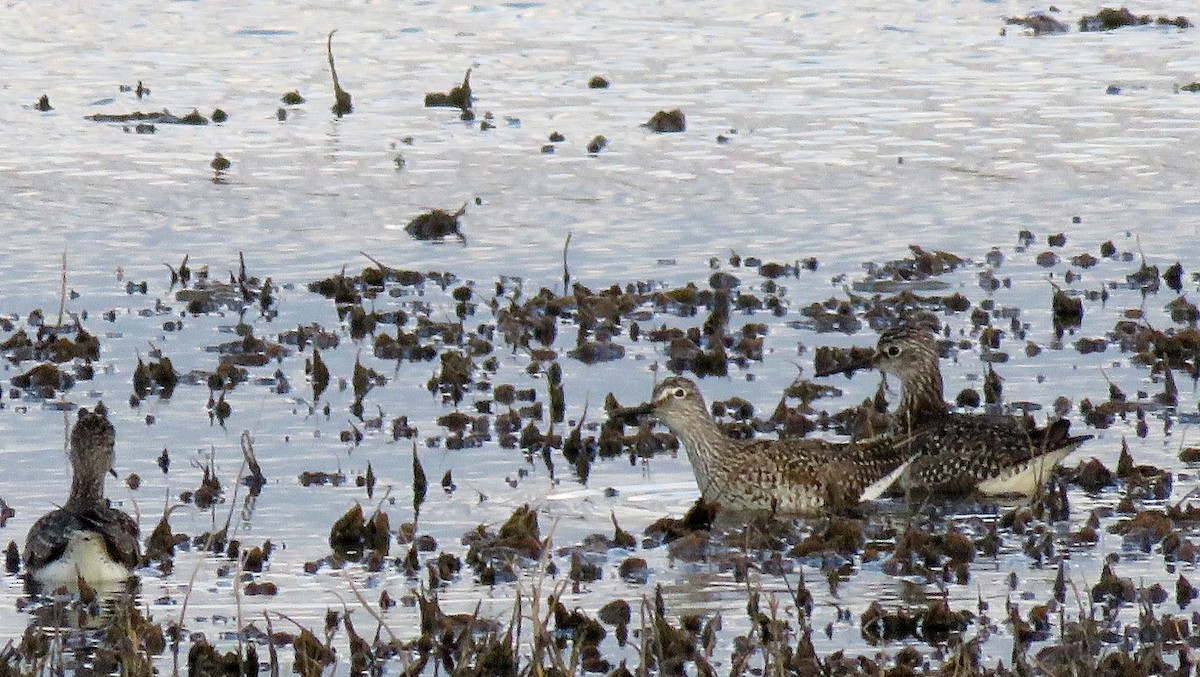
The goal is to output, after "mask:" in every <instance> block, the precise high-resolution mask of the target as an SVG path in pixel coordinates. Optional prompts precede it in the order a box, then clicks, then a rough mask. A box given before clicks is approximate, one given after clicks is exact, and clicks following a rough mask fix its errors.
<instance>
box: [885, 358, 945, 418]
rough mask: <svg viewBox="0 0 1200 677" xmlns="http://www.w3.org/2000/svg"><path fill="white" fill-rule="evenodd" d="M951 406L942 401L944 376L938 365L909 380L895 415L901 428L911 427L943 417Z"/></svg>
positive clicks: (905, 383) (904, 384) (904, 385)
mask: <svg viewBox="0 0 1200 677" xmlns="http://www.w3.org/2000/svg"><path fill="white" fill-rule="evenodd" d="M947 411H949V406H948V405H947V404H946V401H945V400H944V399H942V374H941V372H940V371H939V370H938V368H937V365H936V364H935V365H933V367H932V369H929V370H927V371H926V372H925V373H924V374H921V375H919V376H917V377H914V378H911V379H908V380H906V381H904V382H903V383H902V384H901V387H900V403H899V404H898V405H896V412H895V414H894V415H893V416H894V418H895V421H896V422H897V424H899V425H900V426H904V427H911V426H914V425H919V424H921V423H924V422H926V421H929V420H930V419H933V418H937V417H938V416H942V415H943V414H945V413H946V412H947Z"/></svg>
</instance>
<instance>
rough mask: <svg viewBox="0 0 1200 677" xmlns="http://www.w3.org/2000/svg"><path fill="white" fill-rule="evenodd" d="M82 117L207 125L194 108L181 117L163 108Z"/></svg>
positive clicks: (93, 119)
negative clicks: (145, 111)
mask: <svg viewBox="0 0 1200 677" xmlns="http://www.w3.org/2000/svg"><path fill="white" fill-rule="evenodd" d="M84 119H85V120H92V121H94V122H116V123H121V124H125V123H130V122H151V123H154V124H156V125H207V124H208V118H206V117H204V116H203V115H201V114H200V111H198V110H196V109H194V108H193V109H192V112H191V113H188V114H187V115H184V116H183V117H180V116H178V115H174V114H172V113H171V111H169V110H166V109H165V108H164V109H163V110H161V111H156V112H150V113H143V112H141V111H135V112H133V113H96V114H95V115H87V116H84Z"/></svg>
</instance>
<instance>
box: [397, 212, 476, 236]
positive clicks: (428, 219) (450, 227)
mask: <svg viewBox="0 0 1200 677" xmlns="http://www.w3.org/2000/svg"><path fill="white" fill-rule="evenodd" d="M466 213H467V205H466V204H463V206H461V207H459V208H458V210H457V211H454V212H447V211H444V210H441V209H434V210H432V211H429V212H426V213H424V214H419V215H417V216H416V217H415V218H414V219H413V220H412V221H409V222H408V225H407V226H405V227H404V232H406V233H408V234H409V236H411V237H412V238H413V239H414V240H445V239H446V238H448V237H456V238H458V240H459V241H460V242H462V243H463V244H466V243H467V238H466V237H464V236H463V234H462V231H461V230H459V222H458V219H459V217H461V216H462V215H463V214H466Z"/></svg>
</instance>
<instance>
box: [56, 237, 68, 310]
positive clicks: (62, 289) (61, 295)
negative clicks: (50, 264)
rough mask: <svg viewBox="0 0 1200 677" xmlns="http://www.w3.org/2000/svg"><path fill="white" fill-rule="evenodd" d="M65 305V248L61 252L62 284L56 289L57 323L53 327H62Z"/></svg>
mask: <svg viewBox="0 0 1200 677" xmlns="http://www.w3.org/2000/svg"><path fill="white" fill-rule="evenodd" d="M66 307H67V250H65V249H64V250H63V253H62V286H60V287H59V290H58V323H57V324H55V325H54V328H55V329H60V328H62V318H63V311H64V310H65V309H66Z"/></svg>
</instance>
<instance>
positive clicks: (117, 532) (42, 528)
mask: <svg viewBox="0 0 1200 677" xmlns="http://www.w3.org/2000/svg"><path fill="white" fill-rule="evenodd" d="M79 530H90V531H95V532H97V533H99V534H100V535H101V536H103V538H104V544H105V547H106V548H107V550H108V554H109V556H110V557H112V559H113V561H114V562H117V563H119V564H122V565H124V566H126V567H128V568H130V569H133V568H135V567H137V566H138V565H139V564H140V561H141V548H140V545H139V543H138V526H137V522H135V521H134V520H133V518H132V517H130V516H129V515H127V514H125V513H124V512H122V511H120V510H117V509H115V508H112V507H110V506H107V505H96V506H93V507H90V508H87V509H85V510H78V511H77V510H67V509H64V508H59V509H57V510H52V511H50V512H48V513H46V514H45V515H43V516H42V517H41V518H40V519H38V521H36V522H34V524H33V526H32V527H31V528H30V529H29V535H28V536H27V537H26V539H25V555H24V559H25V569H26V571H30V570H33V569H39V568H41V567H43V566H45V565H46V564H48V563H50V562H53V561H54V560H56V559H58V558H59V557H61V556H62V554H63V551H64V550H66V548H67V542H68V541H69V540H70V538H71V534H72V533H73V532H75V531H79Z"/></svg>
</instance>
